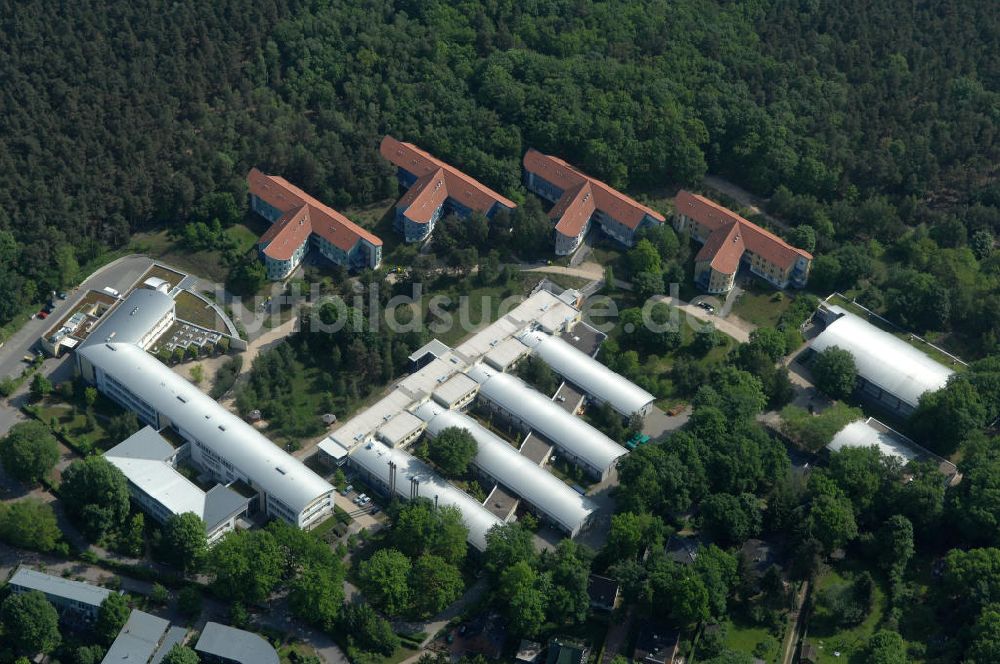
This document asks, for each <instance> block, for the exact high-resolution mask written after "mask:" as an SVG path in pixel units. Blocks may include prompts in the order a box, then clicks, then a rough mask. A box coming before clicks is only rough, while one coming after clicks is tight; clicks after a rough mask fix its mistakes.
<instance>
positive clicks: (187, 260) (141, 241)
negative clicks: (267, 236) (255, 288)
mask: <svg viewBox="0 0 1000 664" xmlns="http://www.w3.org/2000/svg"><path fill="white" fill-rule="evenodd" d="M267 226H268V223H267V222H266V221H264V220H263V219H262V218H260V217H258V216H257V215H255V214H248V215H247V216H246V217H245V218H244V220H243V221H242V222H241V223H238V224H233V225H232V226H230V227H229V228H227V229H225V231H224V232H225V234H226V235H227V236H229V237H231V238H233V239H234V240H236V242H237V244H238V246H239V249H240V251H241V252H245V251H247V250H248V249H250V247H252V246H253V245H254V243H255V242H256V241H257V238H258V237H260V235H261V234H262V233H263V232H264V231H265V230H266V229H267ZM129 250H130V251H134V252H138V253H145V254H149V255H150V256H152V257H153V258H156V259H159V260H162V261H163V262H165V263H168V264H170V265H174V266H176V267H177V268H179V269H180V270H183V271H184V272H186V273H188V274H191V275H197V276H199V277H204V278H206V279H210V280H212V281H217V282H219V283H223V282H225V280H226V276H227V275H228V274H229V268H228V267H227V266H226V265H225V264H224V263H223V262H222V255H221V254H220V253H219V252H218V251H214V250H213V251H191V250H189V249H187V248H186V247H184V246H183V245H181V244H180V243H178V242H175V241H174V240H173V239H172V238H171V237H170V236H169V234H168V233H167V231H166V230H161V231H157V232H155V233H151V232H146V233H136V234H135V235H133V236H132V242H131V243H129Z"/></svg>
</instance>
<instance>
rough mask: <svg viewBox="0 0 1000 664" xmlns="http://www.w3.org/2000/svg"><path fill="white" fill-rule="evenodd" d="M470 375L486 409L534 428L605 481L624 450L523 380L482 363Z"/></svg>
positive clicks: (564, 453) (525, 427) (585, 468)
mask: <svg viewBox="0 0 1000 664" xmlns="http://www.w3.org/2000/svg"><path fill="white" fill-rule="evenodd" d="M468 375H469V376H470V377H471V378H473V379H474V380H475V381H476V382H478V383H479V396H480V397H481V398H482V399H483V400H484V401H485V404H484V405H485V406H487V408H488V409H489V410H491V411H493V412H495V413H498V414H499V415H501V416H502V417H503V418H505V419H506V420H508V421H509V422H511V423H512V424H514V425H515V426H517V427H519V428H522V429H525V430H527V429H531V430H534V431H535V432H537V433H539V434H541V435H542V436H544V437H545V438H547V439H548V441H549V442H551V443H552V444H553V445H555V446H556V447H557V448H558V449H559V451H560V452H561V453H562V455H563V456H565V457H568V458H569V460H570V461H572V462H573V463H575V464H577V465H578V466H580V467H581V468H583V469H584V470H586V471H587V472H588V473H589V474H590V475H593V476H594V477H596V478H598V479H600V480H604V479H606V478H607V476H608V473H609V472H610V471H611V469H612V467H614V465H615V462H616V461H617V460H618V458H619V457H622V456H624V455H625V454H627V453H628V450H626V449H625V448H624V447H622V446H621V445H619V444H618V443H616V442H614V441H613V440H611V439H610V438H608V437H607V436H605V435H604V434H603V433H601V432H600V431H598V430H597V429H595V428H594V427H592V426H590V425H589V424H587V423H586V422H584V421H583V420H582V419H580V418H579V417H576V416H575V415H573V414H572V413H569V412H567V411H566V410H564V409H563V408H562V407H561V406H560V405H559V404H557V403H555V402H554V401H552V400H551V399H549V398H548V397H547V396H545V395H544V394H542V393H541V392H539V391H538V390H536V389H534V388H533V387H529V386H528V385H527V384H526V383H525V382H524V381H522V380H521V379H520V378H517V377H515V376H512V375H510V374H506V373H502V372H499V371H494V370H493V369H490V368H489V367H487V366H485V365H482V364H478V365H476V366H475V367H473V368H472V369H470V370H469V372H468Z"/></svg>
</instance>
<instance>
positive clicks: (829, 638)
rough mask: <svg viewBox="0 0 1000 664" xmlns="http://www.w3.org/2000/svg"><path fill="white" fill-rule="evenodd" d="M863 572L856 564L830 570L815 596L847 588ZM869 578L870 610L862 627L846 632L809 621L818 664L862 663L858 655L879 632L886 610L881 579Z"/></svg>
mask: <svg viewBox="0 0 1000 664" xmlns="http://www.w3.org/2000/svg"><path fill="white" fill-rule="evenodd" d="M862 571H864V570H863V569H862V568H861V566H860V565H859V564H858V563H856V562H846V563H844V564H842V565H838V566H836V567H834V568H831V569H830V570H828V571H827V572H826V573H825V574H823V575H822V576H821V577H820V578H819V579H818V581H817V582H816V587H815V592H816V593H817V594H818V593H819V592H822V591H823V590H824V589H827V588H830V587H832V586H836V585H841V584H847V583H849V580H850V578H851V575H852V574H853V573H855V572H857V573H860V572H862ZM872 576H873V577H874V578H875V592H874V595H873V599H872V607H871V610H870V611H869V612H868V615H867V616H865V619H864V620H863V621H862V622H861V624H859V625H857V626H855V627H851V628H847V629H845V628H838V627H835V626H833V625H829V624H827V623H826V621H824V620H820V619H817V617H815V615H814V617H813V618H812V619H811V620H810V622H809V631H808V634H809V637H808V640H809V642H810V643H812V644H814V645H815V646H816V648H817V650H818V652H819V659H817V660H816V661H817V664H841V663H842V662H854V661H861V660H860V659H859V658H860V657H861V653H862V651H863V649H864V647H865V645H866V644H867V642H868V639H869V637H871V635H872V634H873V633H874V632H875V631H876V629H877V628H878V625H879V623H880V622H881V621H882V618H883V617H884V616H883V614H884V613H885V611H886V608H887V606H886V599H887V598H886V594H885V587H884V585H885V582H884V580H883V579H882V578H881V576H880V575H876V574H872ZM835 652H839V653H840V657H837V656H836V655H834V653H835Z"/></svg>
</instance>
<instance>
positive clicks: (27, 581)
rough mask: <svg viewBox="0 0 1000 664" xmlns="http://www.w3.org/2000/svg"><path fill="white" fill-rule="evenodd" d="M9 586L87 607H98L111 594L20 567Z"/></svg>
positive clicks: (104, 590)
mask: <svg viewBox="0 0 1000 664" xmlns="http://www.w3.org/2000/svg"><path fill="white" fill-rule="evenodd" d="M10 583H11V585H15V586H19V587H21V588H27V589H28V590H37V591H39V592H42V593H45V594H46V595H52V596H53V597H62V598H63V599H67V600H72V601H74V602H80V603H81V604H86V605H88V606H100V605H101V602H103V601H104V600H105V598H107V596H108V595H110V594H111V592H112V591H110V590H108V589H107V588H101V587H100V586H92V585H90V584H89V583H82V582H80V581H72V580H70V579H64V578H62V577H61V576H52V575H51V574H45V573H43V572H39V571H38V570H34V569H31V568H30V567H25V566H24V565H21V566H20V567H18V568H17V570H16V571H15V572H14V575H13V576H12V577H10Z"/></svg>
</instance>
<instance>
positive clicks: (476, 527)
mask: <svg viewBox="0 0 1000 664" xmlns="http://www.w3.org/2000/svg"><path fill="white" fill-rule="evenodd" d="M349 458H350V462H351V464H352V465H353V466H354V467H355V468H357V469H358V470H359V471H360V472H361V474H362V476H363V478H364V480H365V481H366V482H367V483H368V484H371V485H373V486H376V487H379V488H381V489H383V490H385V491H386V493H388V494H390V495H397V496H399V497H400V498H402V499H404V500H412V499H414V498H427V499H429V500H432V501H434V503H435V504H437V505H438V506H444V505H450V506H453V507H456V508H458V511H459V512H461V514H462V521H463V523H465V527H466V528H468V529H469V536H468V540H469V544H471V545H472V546H474V547H475V548H477V549H478V550H480V551H485V550H486V533H488V532H489V531H490V528H492V527H494V526H498V525H500V524H502V523H503V521H502V520H501V519H500V518H499V517H497V516H496V515H495V514H493V513H492V512H490V511H489V510H488V509H486V508H485V507H483V506H482V505H481V504H480V503H479V501H478V500H476V499H475V498H473V497H472V496H470V495H469V494H467V493H465V492H464V491H462V490H461V489H459V488H458V487H456V486H454V485H452V484H451V483H449V482H447V481H446V480H444V479H443V478H442V477H441V476H440V475H438V474H437V473H436V472H434V470H433V469H431V467H430V466H428V465H427V464H425V463H424V462H422V461H420V459H417V458H416V457H415V456H413V455H412V454H410V453H409V452H405V451H403V450H401V449H399V448H395V447H389V446H387V445H383V444H382V443H379V442H377V441H371V442H368V443H365V444H363V445H360V446H358V447H356V448H354V450H352V451H351V454H350V457H349Z"/></svg>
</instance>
